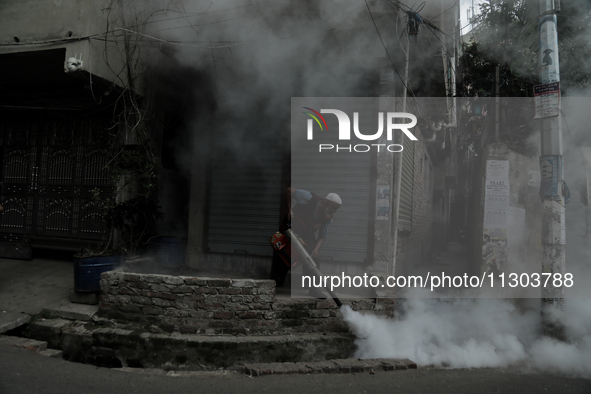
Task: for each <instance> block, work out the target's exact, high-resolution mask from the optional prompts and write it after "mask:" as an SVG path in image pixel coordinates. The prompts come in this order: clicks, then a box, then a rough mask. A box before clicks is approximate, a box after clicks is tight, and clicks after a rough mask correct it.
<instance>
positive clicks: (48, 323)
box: [28, 318, 76, 349]
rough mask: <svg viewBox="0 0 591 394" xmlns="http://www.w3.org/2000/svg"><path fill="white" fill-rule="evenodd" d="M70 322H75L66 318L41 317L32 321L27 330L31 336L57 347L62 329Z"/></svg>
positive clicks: (51, 346) (69, 324) (70, 323)
mask: <svg viewBox="0 0 591 394" xmlns="http://www.w3.org/2000/svg"><path fill="white" fill-rule="evenodd" d="M72 324H76V323H75V322H74V321H72V320H68V319H61V318H57V319H46V318H42V319H38V320H35V321H33V322H32V323H31V324H30V325H29V327H28V332H29V336H30V337H31V338H35V339H38V340H40V341H46V342H47V343H48V345H49V347H50V348H54V349H57V348H59V346H60V338H61V335H62V331H63V330H64V329H65V328H68V327H70V326H71V325H72Z"/></svg>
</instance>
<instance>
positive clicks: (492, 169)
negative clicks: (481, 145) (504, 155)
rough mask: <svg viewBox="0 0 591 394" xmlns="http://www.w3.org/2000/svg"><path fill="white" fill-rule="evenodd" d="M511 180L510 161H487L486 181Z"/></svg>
mask: <svg viewBox="0 0 591 394" xmlns="http://www.w3.org/2000/svg"><path fill="white" fill-rule="evenodd" d="M508 179H509V161H508V160H487V161H486V180H487V181H490V180H508Z"/></svg>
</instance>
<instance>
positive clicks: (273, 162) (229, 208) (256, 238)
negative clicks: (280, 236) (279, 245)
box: [207, 144, 282, 256]
mask: <svg viewBox="0 0 591 394" xmlns="http://www.w3.org/2000/svg"><path fill="white" fill-rule="evenodd" d="M249 151H250V152H253V153H251V154H249V155H248V157H245V156H242V157H240V156H236V152H225V153H222V154H218V155H216V158H215V159H214V160H213V162H212V164H211V178H210V188H209V211H208V226H207V247H208V251H210V252H225V253H241V254H251V255H260V256H270V255H272V248H271V246H270V245H269V237H270V236H271V235H272V234H273V233H274V232H275V231H277V230H278V228H279V209H280V194H281V178H282V157H281V152H282V149H276V147H275V149H270V148H269V147H268V146H261V144H259V146H257V147H256V149H253V150H249Z"/></svg>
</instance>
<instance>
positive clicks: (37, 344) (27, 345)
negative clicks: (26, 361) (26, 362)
mask: <svg viewBox="0 0 591 394" xmlns="http://www.w3.org/2000/svg"><path fill="white" fill-rule="evenodd" d="M0 345H8V346H15V347H22V348H23V349H27V350H32V351H34V352H40V351H42V350H46V349H47V342H45V341H37V340H35V339H28V338H21V337H11V336H7V335H0Z"/></svg>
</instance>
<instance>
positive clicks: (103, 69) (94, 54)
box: [0, 0, 126, 85]
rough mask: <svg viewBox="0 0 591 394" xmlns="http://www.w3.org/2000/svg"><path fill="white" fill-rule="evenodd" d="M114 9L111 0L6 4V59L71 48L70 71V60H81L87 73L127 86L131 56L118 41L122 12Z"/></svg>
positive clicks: (1, 22) (2, 33)
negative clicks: (128, 57)
mask: <svg viewBox="0 0 591 394" xmlns="http://www.w3.org/2000/svg"><path fill="white" fill-rule="evenodd" d="M7 3H8V4H7ZM111 4H112V2H111V1H108V0H99V1H93V0H72V1H67V2H66V1H61V0H55V1H43V0H27V1H18V2H17V1H7V2H3V4H2V12H0V54H5V53H18V52H33V51H42V50H47V49H56V48H66V56H65V59H64V67H65V66H66V61H67V59H68V58H69V57H76V58H77V59H82V61H83V67H84V70H86V71H88V72H89V73H91V74H93V75H96V76H99V77H101V78H104V79H106V80H108V81H112V82H116V83H118V84H119V85H121V84H122V82H123V81H126V76H125V73H122V72H121V70H122V68H123V65H124V64H125V59H126V56H125V51H124V47H123V42H122V41H121V40H113V33H114V32H121V31H120V30H116V29H119V28H120V27H121V24H120V23H121V21H120V18H118V17H115V15H119V13H120V10H118V9H117V8H114V9H111V8H110V5H111ZM108 21H110V22H111V24H110V25H108ZM107 28H108V29H109V31H107ZM119 36H120V34H119ZM106 38H108V39H109V41H106V40H105V39H106ZM105 59H108V63H109V64H106V62H105ZM39 67H43V64H39Z"/></svg>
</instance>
